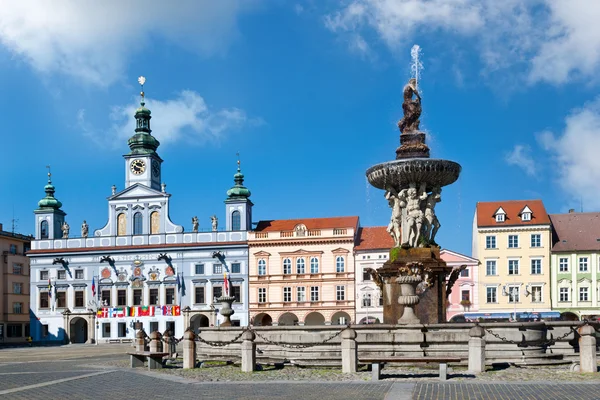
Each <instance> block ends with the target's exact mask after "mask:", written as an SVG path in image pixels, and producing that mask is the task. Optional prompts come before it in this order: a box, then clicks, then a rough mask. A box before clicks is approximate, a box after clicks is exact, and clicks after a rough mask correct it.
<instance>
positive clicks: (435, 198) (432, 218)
mask: <svg viewBox="0 0 600 400" xmlns="http://www.w3.org/2000/svg"><path fill="white" fill-rule="evenodd" d="M440 201H442V188H441V187H434V188H433V190H432V191H431V194H429V195H428V196H427V200H426V201H425V210H424V215H425V225H424V229H423V231H424V232H423V237H424V238H425V240H427V241H428V242H429V243H431V244H435V235H436V234H437V231H438V229H440V226H441V224H440V222H439V221H438V218H437V217H436V215H435V211H434V209H435V205H436V204H437V203H439V202H440Z"/></svg>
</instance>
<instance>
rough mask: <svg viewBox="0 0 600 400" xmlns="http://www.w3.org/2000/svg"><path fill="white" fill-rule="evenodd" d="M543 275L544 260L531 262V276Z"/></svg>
mask: <svg viewBox="0 0 600 400" xmlns="http://www.w3.org/2000/svg"><path fill="white" fill-rule="evenodd" d="M541 273H542V260H540V259H533V260H531V275H540V274H541Z"/></svg>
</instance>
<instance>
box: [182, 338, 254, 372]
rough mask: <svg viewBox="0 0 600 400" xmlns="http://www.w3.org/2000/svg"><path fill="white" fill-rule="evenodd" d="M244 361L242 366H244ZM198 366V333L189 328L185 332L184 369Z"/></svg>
mask: <svg viewBox="0 0 600 400" xmlns="http://www.w3.org/2000/svg"><path fill="white" fill-rule="evenodd" d="M243 365H244V364H243V362H242V366H243ZM195 367H196V335H195V334H194V332H193V331H192V330H191V329H190V328H188V329H187V330H186V331H185V332H184V333H183V369H190V368H195Z"/></svg>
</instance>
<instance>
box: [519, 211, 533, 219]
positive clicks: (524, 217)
mask: <svg viewBox="0 0 600 400" xmlns="http://www.w3.org/2000/svg"><path fill="white" fill-rule="evenodd" d="M521 219H522V220H523V221H531V213H528V212H527V213H523V214H521Z"/></svg>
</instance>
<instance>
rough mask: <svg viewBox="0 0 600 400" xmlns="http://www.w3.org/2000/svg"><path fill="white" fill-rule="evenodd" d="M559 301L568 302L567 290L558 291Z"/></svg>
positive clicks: (563, 288) (564, 288) (562, 288)
mask: <svg viewBox="0 0 600 400" xmlns="http://www.w3.org/2000/svg"><path fill="white" fill-rule="evenodd" d="M559 293H560V301H569V288H566V287H561V288H560V289H559Z"/></svg>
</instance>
